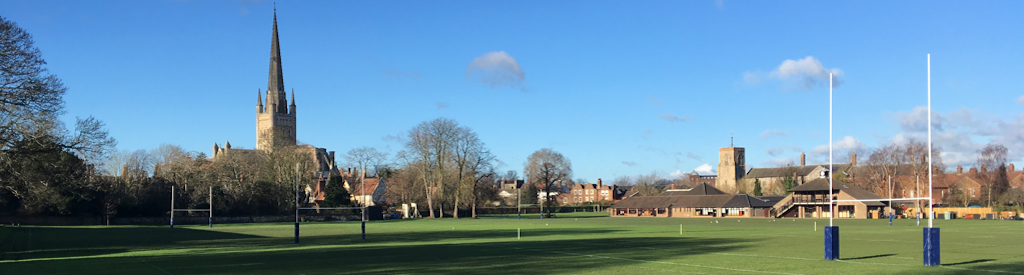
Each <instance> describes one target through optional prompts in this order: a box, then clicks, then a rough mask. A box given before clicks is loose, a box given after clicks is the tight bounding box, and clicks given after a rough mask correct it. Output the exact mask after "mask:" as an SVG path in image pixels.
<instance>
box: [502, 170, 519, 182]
mask: <svg viewBox="0 0 1024 275" xmlns="http://www.w3.org/2000/svg"><path fill="white" fill-rule="evenodd" d="M505 179H506V180H511V181H515V180H518V179H519V172H517V171H516V170H508V171H507V172H505Z"/></svg>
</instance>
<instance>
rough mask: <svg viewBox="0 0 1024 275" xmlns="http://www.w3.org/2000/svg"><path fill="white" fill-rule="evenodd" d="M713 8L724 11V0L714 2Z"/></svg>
mask: <svg viewBox="0 0 1024 275" xmlns="http://www.w3.org/2000/svg"><path fill="white" fill-rule="evenodd" d="M715 7H717V8H718V9H720V10H721V9H725V0H715Z"/></svg>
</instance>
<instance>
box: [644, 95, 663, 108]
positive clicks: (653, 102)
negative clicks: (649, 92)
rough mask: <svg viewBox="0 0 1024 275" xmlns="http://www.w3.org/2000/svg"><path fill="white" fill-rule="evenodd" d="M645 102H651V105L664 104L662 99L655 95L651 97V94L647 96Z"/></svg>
mask: <svg viewBox="0 0 1024 275" xmlns="http://www.w3.org/2000/svg"><path fill="white" fill-rule="evenodd" d="M647 102H648V103H651V105H655V106H657V105H661V104H665V102H664V101H662V100H661V99H658V98H657V97H653V96H649V97H647Z"/></svg>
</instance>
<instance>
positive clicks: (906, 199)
mask: <svg viewBox="0 0 1024 275" xmlns="http://www.w3.org/2000/svg"><path fill="white" fill-rule="evenodd" d="M917 200H928V198H902V199H863V200H832V202H858V201H917Z"/></svg>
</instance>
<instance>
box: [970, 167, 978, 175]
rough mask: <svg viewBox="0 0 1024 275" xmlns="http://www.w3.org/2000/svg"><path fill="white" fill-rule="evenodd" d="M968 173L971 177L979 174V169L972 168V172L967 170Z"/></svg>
mask: <svg viewBox="0 0 1024 275" xmlns="http://www.w3.org/2000/svg"><path fill="white" fill-rule="evenodd" d="M967 173H968V174H971V175H974V174H977V173H978V168H971V170H967Z"/></svg>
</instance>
